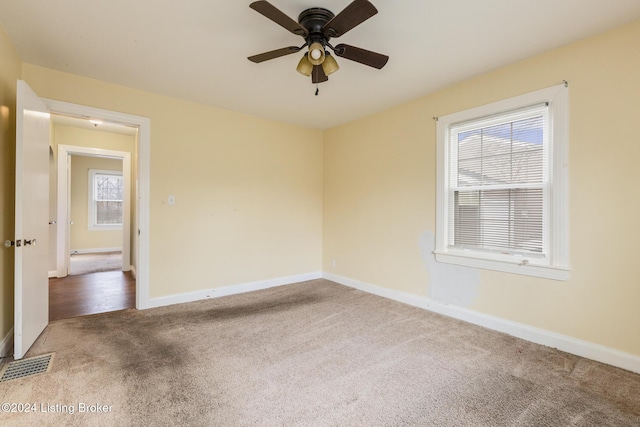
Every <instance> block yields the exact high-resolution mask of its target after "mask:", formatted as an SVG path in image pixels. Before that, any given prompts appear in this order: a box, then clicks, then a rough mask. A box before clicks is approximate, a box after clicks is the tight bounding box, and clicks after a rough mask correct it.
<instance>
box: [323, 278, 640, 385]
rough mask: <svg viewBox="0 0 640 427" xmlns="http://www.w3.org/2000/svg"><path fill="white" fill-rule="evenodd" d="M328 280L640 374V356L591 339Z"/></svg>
mask: <svg viewBox="0 0 640 427" xmlns="http://www.w3.org/2000/svg"><path fill="white" fill-rule="evenodd" d="M323 277H324V278H325V279H327V280H331V281H333V282H336V283H339V284H341V285H344V286H349V287H351V288H355V289H359V290H361V291H364V292H367V293H370V294H374V295H378V296H381V297H384V298H388V299H391V300H394V301H398V302H402V303H405V304H409V305H412V306H415V307H420V308H423V309H425V310H429V311H433V312H435V313H439V314H443V315H445V316H449V317H453V318H455V319H459V320H463V321H465V322H469V323H473V324H475V325H479V326H483V327H485V328H488V329H492V330H495V331H499V332H503V333H505V334H508V335H512V336H514V337H517V338H521V339H523V340H527V341H531V342H534V343H536V344H541V345H544V346H547V347H552V348H557V349H558V350H561V351H564V352H567V353H571V354H575V355H576V356H581V357H585V358H587V359H591V360H595V361H597V362H602V363H606V364H607V365H612V366H616V367H618V368H622V369H626V370H628V371H631V372H636V373H640V356H639V355H635V354H631V353H625V352H623V351H619V350H616V349H613V348H609V347H605V346H603V345H599V344H595V343H592V342H589V341H583V340H580V339H577V338H573V337H570V336H567V335H561V334H558V333H555V332H551V331H547V330H545V329H540V328H535V327H533V326H529V325H525V324H523V323H517V322H513V321H510V320H507V319H503V318H500V317H496V316H491V315H488V314H484V313H480V312H477V311H473V310H469V309H467V308H463V307H458V306H454V305H448V304H443V303H440V302H437V301H434V300H432V299H430V298H427V297H421V296H419V295H413V294H409V293H406V292H401V291H395V290H392V289H388V288H383V287H380V286H376V285H371V284H368V283H364V282H361V281H359V280H355V279H351V278H348V277H344V276H339V275H336V274H332V273H327V272H324V273H323Z"/></svg>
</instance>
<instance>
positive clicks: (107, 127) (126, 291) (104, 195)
mask: <svg viewBox="0 0 640 427" xmlns="http://www.w3.org/2000/svg"><path fill="white" fill-rule="evenodd" d="M51 122H52V145H53V146H54V147H56V152H57V162H56V163H57V167H56V168H55V176H52V177H51V181H52V182H53V183H54V185H55V187H56V189H57V191H56V192H54V191H52V193H53V194H54V197H55V199H56V201H57V203H56V212H57V214H58V218H57V221H53V222H60V223H61V225H63V226H66V227H59V228H62V229H64V232H63V233H60V234H58V235H56V236H55V238H56V245H55V247H54V248H53V251H52V252H51V254H50V258H51V259H50V261H49V263H50V265H52V266H53V268H54V271H52V272H50V277H52V278H50V280H49V313H50V316H49V318H50V320H58V319H61V318H66V317H74V316H79V315H88V314H97V313H102V312H108V311H116V310H122V309H126V308H134V307H135V294H136V292H135V290H136V286H135V277H134V275H133V274H132V273H131V270H132V269H134V271H135V267H133V265H132V260H131V256H130V254H131V246H132V242H131V236H135V233H134V232H132V230H131V228H132V226H133V225H134V224H135V219H134V218H133V216H132V213H135V211H136V210H135V208H133V209H132V207H131V205H132V203H131V197H132V194H135V188H133V186H132V182H135V181H136V180H135V179H132V173H131V169H132V165H131V158H132V157H133V156H132V155H133V153H135V152H136V151H137V149H136V145H137V134H138V128H137V127H134V126H127V125H121V124H117V123H104V122H103V121H96V120H93V121H91V120H87V119H83V118H77V117H69V116H64V115H59V114H52V115H51ZM60 261H62V262H60Z"/></svg>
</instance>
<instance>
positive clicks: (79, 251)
mask: <svg viewBox="0 0 640 427" xmlns="http://www.w3.org/2000/svg"><path fill="white" fill-rule="evenodd" d="M107 252H122V248H88V249H71V252H69V253H71V254H104V253H107Z"/></svg>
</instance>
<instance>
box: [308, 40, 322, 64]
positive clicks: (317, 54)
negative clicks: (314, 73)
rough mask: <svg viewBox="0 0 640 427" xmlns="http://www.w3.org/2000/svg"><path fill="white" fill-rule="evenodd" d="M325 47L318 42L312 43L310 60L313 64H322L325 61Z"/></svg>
mask: <svg viewBox="0 0 640 427" xmlns="http://www.w3.org/2000/svg"><path fill="white" fill-rule="evenodd" d="M324 58H325V54H324V47H323V46H322V44H320V43H318V42H314V43H311V46H309V62H311V63H312V64H313V65H320V64H322V63H323V62H324Z"/></svg>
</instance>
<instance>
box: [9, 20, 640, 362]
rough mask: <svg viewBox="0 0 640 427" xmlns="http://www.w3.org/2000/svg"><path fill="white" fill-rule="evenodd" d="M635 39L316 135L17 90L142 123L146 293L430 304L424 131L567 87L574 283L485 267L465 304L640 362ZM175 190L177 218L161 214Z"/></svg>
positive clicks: (105, 89)
mask: <svg viewBox="0 0 640 427" xmlns="http://www.w3.org/2000/svg"><path fill="white" fill-rule="evenodd" d="M638 40H640V22H635V23H633V24H631V25H627V26H624V27H620V28H618V29H616V30H613V31H610V32H607V33H604V34H602V35H599V36H596V37H593V38H590V39H587V40H584V41H581V42H579V43H575V44H572V45H569V46H566V47H563V48H561V49H557V50H554V51H551V52H548V53H545V54H542V55H539V56H536V57H534V58H531V59H529V60H527V61H523V62H520V63H517V64H514V65H511V66H508V67H504V68H501V69H499V70H496V71H494V72H491V73H488V74H485V75H482V76H479V77H477V78H474V79H471V80H469V81H466V82H462V83H460V84H457V85H454V86H451V87H449V88H446V89H444V90H442V91H440V92H438V93H434V94H431V95H429V96H426V97H424V98H420V99H418V100H415V101H413V102H410V103H407V104H404V105H401V106H398V107H396V108H393V109H390V110H388V111H386V112H383V113H381V114H378V115H375V116H372V117H368V118H365V119H362V120H359V121H356V122H353V123H349V124H347V125H344V126H341V127H338V128H335V129H331V130H328V131H326V132H321V131H316V130H310V129H306V128H302V127H297V126H292V125H287V124H283V123H277V122H273V121H269V120H264V119H260V118H256V117H252V116H248V115H244V114H239V113H234V112H230V111H225V110H220V109H216V108H212V107H206V106H201V105H196V104H192V103H189V102H184V101H180V100H176V99H171V98H167V97H162V96H158V95H154V94H150V93H146V92H142V91H137V90H133V89H128V88H125V87H122V86H117V85H111V84H107V83H104V82H99V81H96V80H91V79H87V78H83V77H79V76H73V75H69V74H65V73H62V72H58V71H53V70H49V69H45V68H41V67H37V66H33V65H29V64H24V66H23V78H24V79H25V80H26V81H27V82H28V83H29V85H30V86H31V87H32V88H33V89H34V90H35V91H36V93H38V94H39V95H40V96H43V97H47V98H52V99H58V100H62V101H69V102H74V103H78V104H84V105H89V106H95V107H99V108H105V109H110V110H116V111H122V112H125V113H130V114H136V115H141V116H146V117H150V118H151V206H150V210H151V213H150V216H151V224H150V225H151V231H150V232H151V235H150V241H151V254H150V256H151V259H150V262H151V265H150V275H151V277H150V286H151V296H152V297H158V296H164V295H170V294H176V293H184V292H190V291H196V290H202V289H207V288H214V287H218V286H225V285H232V284H237V283H246V282H250V281H254V280H265V279H269V278H275V277H282V276H290V275H294V274H300V273H307V272H311V271H318V270H320V269H324V270H325V271H327V272H331V273H335V274H338V275H342V276H345V277H349V278H353V279H356V280H360V281H363V282H366V283H371V284H374V285H379V286H383V287H386V288H389V289H393V290H399V291H404V292H409V293H413V294H416V295H421V296H427V295H429V286H430V275H429V271H428V270H427V267H426V266H427V264H428V262H429V260H428V259H425V257H423V255H422V254H421V239H422V243H424V241H423V240H424V238H425V237H428V236H430V234H429V233H433V232H434V231H435V188H436V183H435V123H434V121H433V120H432V117H434V116H442V115H446V114H449V113H453V112H456V111H460V110H463V109H467V108H471V107H475V106H478V105H482V104H486V103H489V102H492V101H496V100H500V99H504V98H508V97H510V96H514V95H518V94H521V93H525V92H529V91H533V90H536V89H540V88H544V87H548V86H552V85H555V84H558V83H560V82H561V81H562V80H564V79H566V80H568V81H569V82H570V102H571V111H570V113H571V124H570V127H571V129H570V130H571V142H570V160H569V168H570V224H571V225H570V227H571V229H570V251H571V265H572V272H571V277H570V279H569V280H567V281H564V282H559V281H552V280H544V279H537V278H532V277H524V276H516V275H511V274H506V273H497V272H491V271H486V270H478V271H477V274H478V277H479V283H478V284H477V285H474V286H475V287H474V288H473V289H471V291H469V292H467V293H468V296H469V297H470V299H469V304H468V306H469V308H471V309H473V310H477V311H479V312H482V313H487V314H490V315H495V316H499V317H502V318H505V319H508V320H513V321H516V322H522V323H524V324H527V325H531V326H534V327H540V328H544V329H547V330H549V331H554V332H558V333H561V334H564V335H568V336H570V337H575V338H578V339H583V340H586V341H590V342H593V343H597V344H601V345H604V346H607V347H611V348H614V349H619V350H622V351H625V352H629V353H632V354H636V355H638V354H640V335H639V333H638V328H637V325H638V324H640V311H638V310H637V302H638V301H640V286H639V284H640V272H639V270H638V269H636V268H635V261H636V257H637V254H638V250H637V246H636V242H637V241H639V240H640V227H638V226H637V218H638V217H640V193H639V192H638V191H637V183H638V182H640V169H639V168H637V163H638V162H639V161H640V144H638V142H637V141H638V136H637V135H639V134H640V121H639V120H638V117H640V102H638V99H639V98H638V97H639V94H640V79H638V75H640V44H638V43H637V41H638ZM0 59H2V61H3V67H2V69H1V71H0V78H1V79H2V86H1V87H0V100H1V101H2V105H6V106H8V107H9V114H8V116H9V119H8V120H6V119H5V117H6V112H5V110H3V112H2V114H3V116H2V117H3V122H2V123H3V129H2V134H1V135H0V137H1V138H2V140H1V142H2V144H3V145H4V148H6V149H3V151H2V153H3V154H2V155H3V156H5V157H2V162H3V163H2V164H3V165H4V167H3V172H2V175H1V177H0V185H1V186H2V188H3V193H2V194H3V196H2V199H1V200H0V203H2V206H1V208H2V212H3V218H2V223H1V224H0V225H1V226H2V229H3V230H5V233H9V235H10V234H11V233H10V231H11V228H12V227H13V220H12V209H13V201H12V197H13V175H12V172H11V173H9V172H8V169H11V170H12V168H13V162H12V158H13V151H12V150H13V138H14V135H15V129H14V128H13V123H14V118H15V115H14V111H13V109H14V107H15V79H16V78H18V77H19V76H20V66H21V64H20V60H19V59H18V58H17V56H16V54H15V52H14V51H13V48H12V47H11V45H10V44H9V43H8V41H7V38H6V36H5V35H4V33H0ZM7 64H8V65H7ZM5 123H9V124H8V126H4V124H5ZM7 153H9V154H7ZM7 156H8V157H7ZM9 193H10V194H11V195H8V194H9ZM170 194H171V195H175V197H176V205H175V206H169V205H167V203H166V198H167V196H168V195H170ZM321 259H322V261H321ZM332 260H335V261H336V264H335V267H334V266H333V264H332ZM0 263H1V264H0V265H1V266H2V269H3V270H2V276H1V277H2V280H3V292H2V296H1V298H2V308H3V314H2V316H1V319H0V321H2V325H1V327H2V328H1V330H2V331H3V333H5V334H6V332H7V331H8V330H9V329H10V328H11V326H12V323H13V322H12V309H13V300H12V298H13V297H12V295H13V294H12V288H13V283H12V277H13V273H12V255H11V254H9V252H3V255H2V256H0ZM463 285H464V284H463ZM463 288H464V286H463ZM8 313H11V314H8Z"/></svg>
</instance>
